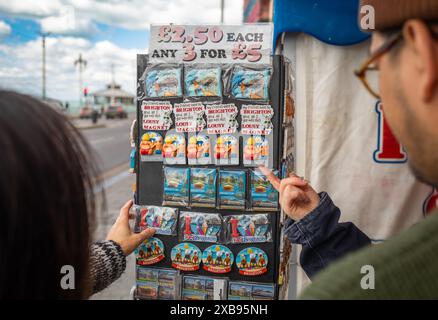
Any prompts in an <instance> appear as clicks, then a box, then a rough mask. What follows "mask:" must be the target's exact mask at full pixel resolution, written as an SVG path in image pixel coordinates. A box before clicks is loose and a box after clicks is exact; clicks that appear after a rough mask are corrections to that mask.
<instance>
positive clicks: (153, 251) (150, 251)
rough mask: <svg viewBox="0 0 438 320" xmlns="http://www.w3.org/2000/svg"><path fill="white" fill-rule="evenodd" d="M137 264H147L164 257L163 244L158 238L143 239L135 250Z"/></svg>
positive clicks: (156, 261)
mask: <svg viewBox="0 0 438 320" xmlns="http://www.w3.org/2000/svg"><path fill="white" fill-rule="evenodd" d="M135 255H136V260H137V264H138V265H141V266H149V265H152V264H156V263H158V262H160V261H161V260H163V259H164V257H165V256H164V244H163V241H161V240H160V239H158V238H155V237H152V238H149V239H146V240H145V241H143V243H142V244H141V245H140V246H139V247H138V248H137V249H136V250H135Z"/></svg>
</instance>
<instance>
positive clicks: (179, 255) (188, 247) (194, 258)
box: [170, 242, 201, 271]
mask: <svg viewBox="0 0 438 320" xmlns="http://www.w3.org/2000/svg"><path fill="white" fill-rule="evenodd" d="M170 258H171V260H172V267H174V268H175V269H178V270H182V271H195V270H198V269H199V264H200V263H201V250H199V248H198V247H197V246H195V245H194V244H191V243H187V242H182V243H179V244H177V245H176V246H175V247H173V248H172V252H171V253H170Z"/></svg>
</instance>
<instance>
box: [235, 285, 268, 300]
mask: <svg viewBox="0 0 438 320" xmlns="http://www.w3.org/2000/svg"><path fill="white" fill-rule="evenodd" d="M274 298H275V284H271V283H252V282H237V281H230V283H229V285H228V300H274Z"/></svg>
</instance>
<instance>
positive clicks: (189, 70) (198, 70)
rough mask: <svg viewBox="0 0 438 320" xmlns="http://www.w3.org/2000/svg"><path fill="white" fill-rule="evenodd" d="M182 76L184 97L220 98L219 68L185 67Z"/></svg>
mask: <svg viewBox="0 0 438 320" xmlns="http://www.w3.org/2000/svg"><path fill="white" fill-rule="evenodd" d="M184 74H185V77H184V87H185V93H186V96H188V97H220V96H222V85H221V68H220V67H202V66H187V67H186V69H185V72H184Z"/></svg>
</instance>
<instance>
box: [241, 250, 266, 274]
mask: <svg viewBox="0 0 438 320" xmlns="http://www.w3.org/2000/svg"><path fill="white" fill-rule="evenodd" d="M236 265H237V268H238V269H239V273H240V274H242V275H244V276H259V275H262V274H264V273H266V272H267V271H268V269H267V267H268V256H267V254H266V253H265V252H264V251H263V250H261V249H259V248H256V247H249V248H245V249H243V250H242V251H240V252H239V253H238V254H237V256H236Z"/></svg>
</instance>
